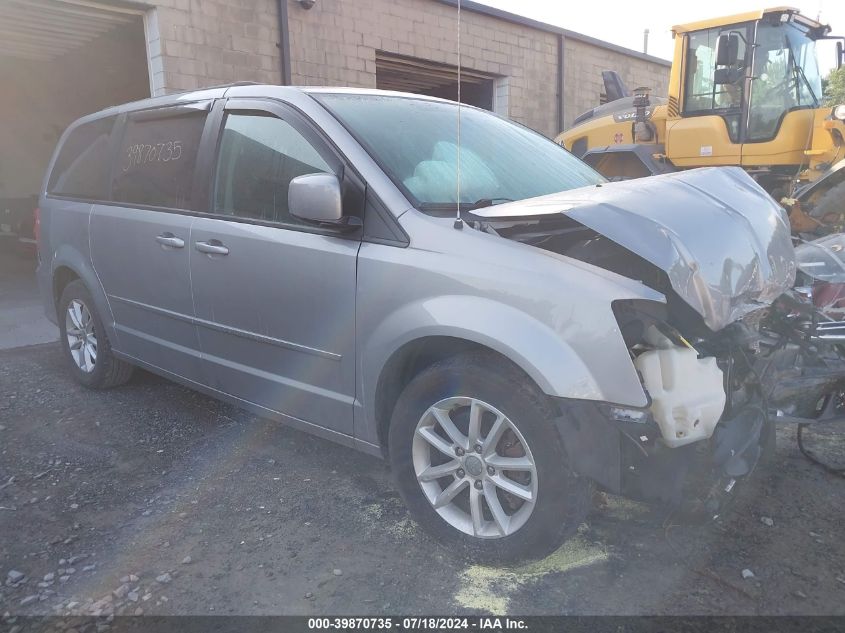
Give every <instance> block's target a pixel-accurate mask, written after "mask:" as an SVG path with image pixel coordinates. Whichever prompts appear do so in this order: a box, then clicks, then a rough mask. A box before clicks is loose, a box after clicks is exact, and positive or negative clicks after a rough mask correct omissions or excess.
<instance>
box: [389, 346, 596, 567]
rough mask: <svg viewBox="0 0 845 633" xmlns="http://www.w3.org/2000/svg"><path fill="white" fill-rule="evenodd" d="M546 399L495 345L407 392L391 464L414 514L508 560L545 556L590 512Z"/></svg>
mask: <svg viewBox="0 0 845 633" xmlns="http://www.w3.org/2000/svg"><path fill="white" fill-rule="evenodd" d="M556 415H557V413H556V412H555V410H554V409H553V407H552V405H551V403H550V401H549V399H548V397H547V396H546V395H545V394H543V393H542V392H541V391H540V390H539V389H538V388H537V386H536V385H535V384H534V383H533V382H532V381H531V380H530V379H529V378H528V377H527V376H526V375H525V374H524V373H523V372H522V371H521V370H519V369H518V368H517V367H515V366H513V365H511V364H510V363H508V362H507V361H505V360H503V359H502V358H501V357H498V356H496V355H494V354H492V353H489V352H470V353H466V354H460V355H458V356H454V357H452V358H448V359H446V360H443V361H440V362H438V363H436V364H434V365H432V366H431V367H429V368H427V369H425V370H424V371H422V372H421V373H420V374H419V375H417V376H416V377H415V378H414V379H413V380H412V381H411V382H410V383H409V384H408V385H407V387H406V388H405V390H404V391H403V392H402V394H401V396H400V397H399V400H398V402H397V404H396V407H395V409H394V412H393V416H392V419H391V424H390V432H389V437H388V443H389V451H390V462H391V466H392V470H393V473H394V478H395V480H396V485H397V487H398V489H399V492H400V494H401V495H402V498H403V499H404V500H405V503H406V505H407V506H408V509H409V511H410V513H411V516H412V517H413V518H414V519H415V520H416V521H417V522H418V523H419V524H420V525H421V526H422V527H423V528H424V529H426V530H427V531H428V532H429V533H431V534H432V535H434V536H435V538H437V539H438V540H440V541H442V542H446V543H447V544H449V545H451V546H453V547H455V548H456V549H458V550H460V551H461V552H462V553H464V554H466V555H468V556H470V557H472V558H480V559H485V560H497V561H501V562H506V561H513V560H517V559H525V558H533V557H539V556H543V555H545V554H547V553H549V552H550V551H552V550H553V549H555V548H556V547H558V546H559V545H560V544H561V543H562V542H563V541H564V540H565V539H566V538H567V537H569V536H570V535H572V534H573V533H574V532H575V530H576V529H577V527H578V525H580V524H581V522H582V521H583V520H584V519H585V518H586V515H587V512H588V510H589V503H590V486H589V484H588V482H587V481H586V480H585V479H583V478H580V477H578V476H577V475H575V474H574V473H573V472H572V471H571V470H569V468H568V466H567V458H566V454H565V451H564V449H563V445H562V442H561V439H560V436H559V434H558V431H557V429H556V427H555V423H554V418H555V417H556Z"/></svg>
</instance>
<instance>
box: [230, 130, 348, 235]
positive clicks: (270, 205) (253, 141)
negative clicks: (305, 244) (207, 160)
mask: <svg viewBox="0 0 845 633" xmlns="http://www.w3.org/2000/svg"><path fill="white" fill-rule="evenodd" d="M332 172H333V170H332V169H331V167H329V165H328V163H326V161H325V160H324V159H323V158H322V156H320V154H319V153H318V152H317V150H316V149H315V148H314V146H313V145H312V144H311V143H310V142H309V141H308V140H307V139H306V138H305V137H304V136H303V135H302V134H300V133H299V132H298V131H297V130H296V129H294V127H293V126H291V125H290V123H288V122H287V121H284V120H282V119H279V118H276V117H274V116H269V115H260V114H229V115H228V116H227V117H226V123H225V127H224V130H223V138H222V140H221V145H220V154H219V160H218V164H217V175H216V179H215V183H216V184H215V191H214V210H215V212H216V213H222V214H225V215H234V216H237V217H242V218H252V219H257V220H264V221H268V222H282V223H292V224H303V222H302V220H299V219H297V218H296V217H294V216H291V215H290V213H289V212H288V188H289V186H290V181H291V180H293V179H294V178H296V177H297V176H303V175H305V174H315V173H332Z"/></svg>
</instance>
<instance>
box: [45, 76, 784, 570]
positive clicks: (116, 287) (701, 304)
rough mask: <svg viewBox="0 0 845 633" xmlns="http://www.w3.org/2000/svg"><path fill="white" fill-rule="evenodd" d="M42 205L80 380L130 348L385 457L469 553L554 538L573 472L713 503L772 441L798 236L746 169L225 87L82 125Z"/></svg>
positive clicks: (113, 368) (586, 496)
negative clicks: (606, 154)
mask: <svg viewBox="0 0 845 633" xmlns="http://www.w3.org/2000/svg"><path fill="white" fill-rule="evenodd" d="M459 118H460V136H458V120H459ZM40 222H41V233H40V243H39V257H40V264H39V268H38V279H39V283H40V288H41V294H42V296H43V301H44V305H45V307H46V310H47V314H48V315H49V316H50V318H51V319H52V320H54V321H55V322H56V323H57V324H58V326H59V329H60V332H61V342H62V345H63V347H64V353H65V355H66V357H67V360H68V361H69V362H68V365H69V367H70V371H72V372H73V374H74V375H75V376H76V378H77V379H78V380H79V382H81V383H82V384H83V385H85V386H88V387H92V388H105V387H113V386H115V385H119V384H121V383H124V382H125V381H127V380H128V379H129V378H130V375H131V373H132V369H133V367H141V368H144V369H146V370H148V371H151V372H155V373H157V374H160V375H162V376H165V377H168V378H170V379H172V380H175V381H178V382H180V383H183V384H185V385H187V386H189V387H191V388H194V389H196V390H198V391H201V392H204V393H206V394H210V395H212V396H214V397H217V398H220V399H223V400H226V401H229V402H231V403H234V404H236V405H238V406H240V407H244V408H246V409H248V410H250V411H253V412H255V413H256V414H258V415H261V416H266V417H270V418H275V419H278V420H279V421H282V422H285V423H287V424H290V425H291V426H293V427H296V428H298V429H301V430H304V431H307V432H309V433H314V434H316V435H319V436H321V437H323V438H326V439H329V440H333V441H335V442H339V443H341V444H344V445H347V446H350V447H353V448H357V449H359V450H363V451H365V452H368V453H371V454H373V455H379V456H384V457H385V458H387V459H388V460H389V462H390V464H391V467H392V471H393V473H394V474H395V481H396V486H397V488H398V489H399V491H400V493H401V495H402V497H403V498H404V500H405V502H406V503H407V506H408V508H409V510H410V512H411V514H412V516H413V517H414V519H415V520H417V521H418V522H419V523H420V524H422V525H423V526H424V527H425V528H427V529H428V530H429V531H430V532H432V533H434V534H435V535H436V536H437V537H438V538H439V539H441V540H443V541H448V542H451V543H452V544H454V545H457V546H459V547H461V548H463V550H464V551H466V552H468V553H470V554H472V555H476V556H481V557H487V558H498V559H515V558H522V557H527V556H538V555H542V554H543V553H545V552H548V551H549V550H550V549H551V548H553V547H555V546H557V545H558V544H559V543H561V542H562V541H563V540H564V539H565V538H566V537H567V535H570V534H572V533H573V531H574V530H575V529H576V528H577V526H578V525H579V524H580V523H581V522H582V520H583V519H584V518H585V516H586V514H587V512H588V509H589V507H590V500H591V497H592V495H591V489H592V487H593V486H599V487H601V488H602V489H604V490H607V491H610V492H612V493H621V494H625V495H628V496H631V497H634V498H638V499H655V500H662V501H666V502H670V503H673V504H683V503H687V502H690V501H695V502H696V503H698V504H700V505H702V507H705V508H707V509H708V511H712V510H713V509H714V508H717V507H718V505H719V504H720V503H721V500H722V497H724V496H725V495H727V494H729V493H731V491H732V490H733V489H734V484H735V483H736V482H737V481H740V480H742V479H743V478H744V477H745V476H746V475H748V474H749V473H750V472H751V471H752V470H753V469H754V468H755V465H756V464H757V462H758V461H759V460H760V458H761V456H762V455H764V454H765V453H766V450H767V449H768V448H770V447H771V443H772V441H773V437H774V435H773V428H772V425H771V423H770V422H769V419H768V411H769V410H770V409H771V407H772V406H773V402H772V401H771V396H770V395H769V399H768V400H767V395H766V392H765V390H764V389H761V388H760V383H761V381H762V378H761V375H760V371H759V369H758V367H759V366H758V363H763V362H769V361H768V360H767V357H766V354H769V353H771V351H772V349H773V348H774V344H771V340H772V337H774V336H775V334H773V332H774V331H775V329H774V328H770V327H769V326H768V325H767V324H768V323H769V320H770V319H771V318H772V315H773V314H776V313H777V310H775V307H774V303H773V302H775V300H776V299H777V298H778V297H779V296H780V295H781V294H782V293H784V292H785V291H787V290H788V289H789V288H790V286H791V285H792V283H793V280H794V275H795V260H794V254H793V250H792V245H791V242H790V232H789V225H788V223H787V221H786V218H785V217H784V215H783V211H782V209H781V208H780V207H779V206H778V205H777V204H776V203H775V202H774V201H773V200H772V199H771V198H769V197H768V196H767V195H766V194H765V192H764V191H763V190H762V189H761V188H760V187H758V186H757V185H756V183H754V182H753V181H752V180H751V179H750V178H749V177H748V176H747V175H745V173H744V172H742V171H741V170H739V169H700V170H693V171H688V172H682V173H676V174H669V175H666V176H661V177H655V178H651V179H646V180H638V181H628V182H616V183H608V182H606V181H605V180H604V179H603V178H602V177H601V176H599V175H598V174H597V173H596V172H594V171H593V170H591V169H590V168H589V167H587V166H586V165H585V164H583V163H582V162H580V161H579V160H578V159H576V158H574V157H573V156H572V155H571V154H569V153H568V152H566V151H565V150H564V149H562V148H561V147H559V146H558V145H556V144H555V143H553V142H552V141H549V140H548V139H546V138H545V137H543V136H541V135H539V134H537V133H535V132H533V131H531V130H529V129H526V128H524V127H522V126H519V125H517V124H515V123H513V122H511V121H508V120H505V119H503V118H500V117H497V116H495V115H493V114H491V113H489V112H486V111H483V110H479V109H476V108H472V107H467V106H462V107H459V106H458V105H457V104H455V103H452V102H448V101H444V100H440V99H434V98H428V97H422V96H419V95H408V94H400V93H387V92H380V91H375V90H352V89H327V88H308V89H298V88H290V87H278V86H261V85H233V86H227V87H219V88H212V89H206V90H201V91H198V92H192V93H187V94H179V95H172V96H167V97H161V98H155V99H150V100H146V101H142V102H137V103H132V104H128V105H124V106H119V107H114V108H109V109H107V110H104V111H102V112H99V113H97V114H93V115H90V116H87V117H84V118H82V119H80V120H79V121H77V122H75V123H74V124H73V125H71V126H70V128H69V129H68V130H67V131H66V132H65V133H64V135H63V136H62V138H61V140H60V142H59V146H58V148H57V150H56V153H55V156H54V157H53V160H52V162H51V164H50V167H49V170H48V174H47V177H46V179H45V182H44V187H43V191H42V194H41V199H40ZM787 404H788V403H787ZM779 406H781V408H783V405H779ZM796 414H797V413H796Z"/></svg>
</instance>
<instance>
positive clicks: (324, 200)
mask: <svg viewBox="0 0 845 633" xmlns="http://www.w3.org/2000/svg"><path fill="white" fill-rule="evenodd" d="M288 212H289V213H290V214H291V215H293V216H296V217H297V218H300V219H302V220H307V221H308V222H316V223H318V224H342V223H343V220H344V218H343V204H342V201H341V194H340V181H339V180H338V179H337V176H335V175H334V174H306V175H304V176H297V177H296V178H294V179H293V180H291V181H290V187H289V188H288Z"/></svg>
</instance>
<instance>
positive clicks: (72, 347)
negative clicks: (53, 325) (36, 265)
mask: <svg viewBox="0 0 845 633" xmlns="http://www.w3.org/2000/svg"><path fill="white" fill-rule="evenodd" d="M57 308H58V310H57V314H58V317H59V331H60V336H59V341H60V343H61V344H62V349H63V350H64V353H65V356H66V357H67V359H68V360H69V361H70V363H69V364H70V369H71V372H72V373H73V375H74V377H75V378H76V380H77V381H79V382H80V383H82V384H83V385H85V386H86V387H92V388H94V389H107V388H109V387H115V386H117V385H122V384H123V383H125V382H126V381H127V380H129V378H130V377H131V376H132V365H130V364H129V363H126V362H124V361H122V360H120V359H118V358H117V357H115V355H114V354H113V353H112V350H111V344H110V342H109V339H108V337H107V336H106V331H105V328H104V327H103V321H102V319H100V315H99V314H97V308H96V306H95V305H94V298H93V297H92V296H91V293H90V292H89V291H88V288H86V287H85V284H83V283H82V281H80V280H79V279H76V280H74V281H72V282H70V283H69V284H68V285H67V286H65V289H64V291H63V292H62V296H61V298H60V299H59V304H58V306H57Z"/></svg>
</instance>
